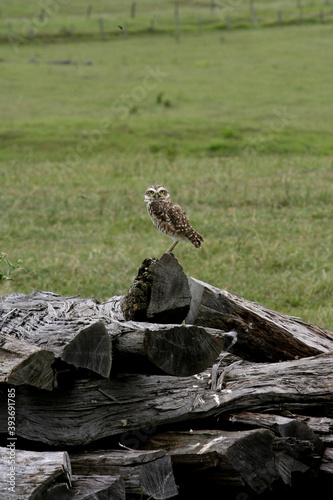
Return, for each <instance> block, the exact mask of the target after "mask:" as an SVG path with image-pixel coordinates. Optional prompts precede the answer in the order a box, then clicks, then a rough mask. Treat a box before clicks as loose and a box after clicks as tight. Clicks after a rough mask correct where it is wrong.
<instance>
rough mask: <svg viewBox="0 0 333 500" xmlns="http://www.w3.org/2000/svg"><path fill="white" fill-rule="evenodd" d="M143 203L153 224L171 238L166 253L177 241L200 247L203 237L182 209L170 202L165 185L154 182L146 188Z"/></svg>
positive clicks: (169, 251) (170, 250)
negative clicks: (171, 241)
mask: <svg viewBox="0 0 333 500" xmlns="http://www.w3.org/2000/svg"><path fill="white" fill-rule="evenodd" d="M145 203H146V204H147V210H148V213H149V215H150V218H151V220H152V221H153V224H154V225H155V226H156V227H157V229H159V230H160V231H162V233H164V234H166V235H167V236H169V237H170V238H172V239H173V244H172V245H171V247H170V248H168V250H167V251H166V253H171V252H172V250H173V249H174V248H175V246H176V245H177V243H179V241H187V242H188V243H192V245H194V246H195V248H200V247H201V242H202V241H204V239H203V237H202V236H200V234H199V233H197V232H196V231H195V229H193V227H192V226H191V224H190V221H189V220H188V218H187V215H186V213H185V212H184V210H183V209H182V208H181V207H180V206H179V205H176V204H175V203H172V201H171V198H170V194H169V191H168V190H167V188H166V187H164V186H160V185H158V184H154V185H153V186H150V187H149V188H147V190H146V194H145Z"/></svg>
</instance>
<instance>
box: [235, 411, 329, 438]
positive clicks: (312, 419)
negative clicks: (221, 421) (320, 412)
mask: <svg viewBox="0 0 333 500" xmlns="http://www.w3.org/2000/svg"><path fill="white" fill-rule="evenodd" d="M285 413H286V415H276V414H272V413H256V412H248V411H245V412H239V413H234V414H230V415H228V417H227V420H228V422H230V423H231V424H233V425H234V426H236V427H237V428H239V427H240V426H242V427H247V428H249V427H250V428H256V429H257V428H265V429H270V430H272V431H274V432H275V433H277V434H278V435H280V436H281V435H282V434H281V433H282V430H281V429H283V428H284V427H285V426H286V425H287V424H291V422H294V421H297V422H304V423H306V425H307V426H308V427H309V428H310V429H312V431H313V432H314V433H315V434H316V435H318V436H320V439H321V441H322V442H323V443H327V444H328V443H331V442H332V438H333V418H328V417H322V416H319V417H316V416H306V415H296V414H292V413H290V412H289V411H288V412H285ZM287 415H288V416H287Z"/></svg>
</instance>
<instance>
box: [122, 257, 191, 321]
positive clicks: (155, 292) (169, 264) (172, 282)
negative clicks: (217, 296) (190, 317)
mask: <svg viewBox="0 0 333 500" xmlns="http://www.w3.org/2000/svg"><path fill="white" fill-rule="evenodd" d="M190 302H191V294H190V290H189V285H188V280H187V277H186V275H185V273H184V271H183V268H182V267H181V265H180V264H179V262H178V260H177V259H176V258H175V257H174V256H173V255H171V254H164V255H162V257H161V258H160V259H145V260H144V261H143V263H142V264H141V266H140V268H139V270H138V274H137V276H136V277H135V279H134V281H133V283H132V285H131V287H130V288H129V290H128V292H127V294H126V295H125V296H124V297H123V300H122V304H121V308H122V311H123V314H124V317H125V319H126V320H127V321H129V320H135V321H149V322H153V323H181V322H182V321H183V320H184V319H185V317H186V315H187V313H188V311H189V308H190Z"/></svg>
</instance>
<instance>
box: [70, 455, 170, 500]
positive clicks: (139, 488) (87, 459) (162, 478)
mask: <svg viewBox="0 0 333 500" xmlns="http://www.w3.org/2000/svg"><path fill="white" fill-rule="evenodd" d="M70 459H71V464H72V470H73V474H74V475H75V476H76V475H82V474H83V475H90V477H94V476H95V475H96V474H97V475H99V476H103V475H109V474H112V475H118V476H119V477H121V478H122V480H123V482H124V485H125V489H126V494H127V495H129V494H137V495H140V496H141V495H142V493H144V494H146V495H153V497H154V498H156V499H157V498H171V497H173V496H175V495H177V493H178V490H177V486H176V483H175V479H174V475H173V470H172V464H171V459H170V456H169V455H167V454H166V452H165V451H163V450H156V451H137V450H128V451H124V450H123V451H119V450H111V451H105V450H104V451H97V452H90V453H80V454H77V453H76V454H73V453H71V454H70Z"/></svg>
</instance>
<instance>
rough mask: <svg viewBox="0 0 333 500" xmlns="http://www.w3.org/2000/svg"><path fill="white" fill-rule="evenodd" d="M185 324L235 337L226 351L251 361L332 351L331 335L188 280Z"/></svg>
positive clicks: (300, 356) (302, 322) (192, 279)
mask: <svg viewBox="0 0 333 500" xmlns="http://www.w3.org/2000/svg"><path fill="white" fill-rule="evenodd" d="M189 285H190V291H191V296H192V300H191V307H190V311H189V313H188V315H187V318H186V323H187V324H193V325H201V326H206V327H210V328H217V329H220V330H224V331H232V332H233V333H234V337H235V339H234V343H233V345H232V346H231V347H230V348H229V349H228V350H229V352H232V353H234V354H237V356H240V357H242V358H244V359H248V360H251V361H257V362H263V361H270V362H276V361H281V360H288V359H297V358H302V357H307V356H315V355H317V354H320V353H327V352H332V351H333V332H330V331H328V330H324V329H322V328H319V327H317V326H314V325H310V324H308V323H305V322H304V321H302V320H301V319H300V318H295V317H291V316H286V315H284V314H281V313H278V312H275V311H272V310H270V309H267V308H265V307H263V306H262V305H260V304H257V303H255V302H251V301H249V300H246V299H244V298H243V297H240V296H238V295H235V294H232V293H230V292H227V291H226V290H221V289H219V288H216V287H213V286H211V285H209V284H207V283H203V282H201V281H199V280H196V279H194V278H189Z"/></svg>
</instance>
